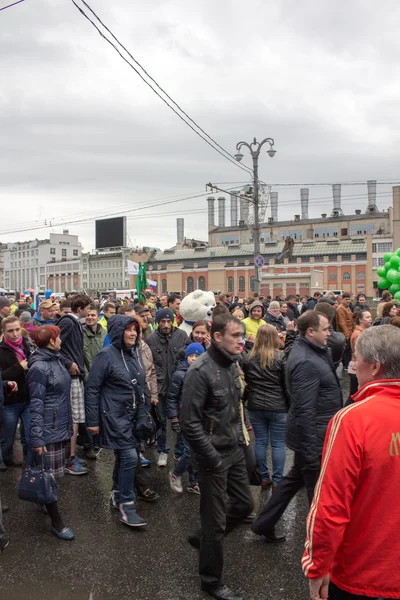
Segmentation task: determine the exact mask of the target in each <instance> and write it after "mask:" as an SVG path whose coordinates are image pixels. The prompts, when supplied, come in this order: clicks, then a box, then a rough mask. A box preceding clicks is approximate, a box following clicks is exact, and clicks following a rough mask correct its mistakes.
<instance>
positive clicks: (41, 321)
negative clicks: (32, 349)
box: [32, 313, 56, 327]
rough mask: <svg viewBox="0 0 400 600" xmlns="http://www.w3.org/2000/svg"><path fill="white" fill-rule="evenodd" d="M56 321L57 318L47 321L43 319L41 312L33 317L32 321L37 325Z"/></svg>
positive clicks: (41, 325) (51, 323) (50, 323)
mask: <svg viewBox="0 0 400 600" xmlns="http://www.w3.org/2000/svg"><path fill="white" fill-rule="evenodd" d="M55 322H56V319H50V321H46V320H45V319H42V317H41V316H40V313H36V315H35V316H34V317H33V322H32V323H33V325H34V326H35V327H43V326H44V325H54V324H55Z"/></svg>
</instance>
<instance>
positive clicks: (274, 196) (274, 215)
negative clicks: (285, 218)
mask: <svg viewBox="0 0 400 600" xmlns="http://www.w3.org/2000/svg"><path fill="white" fill-rule="evenodd" d="M269 197H270V199H271V219H272V222H273V223H276V222H277V220H278V192H271V193H270V195H269Z"/></svg>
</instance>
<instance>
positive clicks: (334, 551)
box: [302, 325, 400, 600]
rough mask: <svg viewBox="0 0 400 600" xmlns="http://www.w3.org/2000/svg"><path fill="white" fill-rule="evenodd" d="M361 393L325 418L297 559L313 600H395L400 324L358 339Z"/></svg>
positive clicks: (399, 578)
mask: <svg viewBox="0 0 400 600" xmlns="http://www.w3.org/2000/svg"><path fill="white" fill-rule="evenodd" d="M355 357H356V370H357V378H358V383H359V391H358V392H357V393H356V394H355V395H354V396H353V400H354V404H352V405H351V406H348V407H346V408H344V409H342V410H341V411H339V412H338V413H337V414H336V415H335V416H334V417H333V419H332V420H331V422H330V424H329V427H328V430H327V434H326V438H325V447H324V455H323V459H322V468H321V475H320V478H319V481H318V483H317V486H316V488H315V494H314V500H313V503H312V505H311V509H310V512H309V515H308V518H307V539H306V545H305V551H304V555H303V559H302V566H303V571H304V573H305V575H306V577H308V578H309V580H310V582H309V583H310V597H311V598H312V600H321V599H325V598H328V588H329V600H367V599H372V598H374V599H376V600H377V599H378V598H379V599H385V600H386V599H387V600H389V599H391V598H396V599H399V598H400V569H399V567H398V561H399V556H400V502H399V499H398V498H399V489H400V330H399V329H398V328H397V327H393V326H392V325H382V326H381V327H371V329H369V330H366V331H365V332H363V333H362V334H361V335H360V337H359V338H358V340H357V344H356V351H355Z"/></svg>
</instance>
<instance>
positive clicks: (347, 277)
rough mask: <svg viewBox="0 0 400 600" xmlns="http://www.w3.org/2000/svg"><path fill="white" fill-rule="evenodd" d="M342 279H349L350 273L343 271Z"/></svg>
mask: <svg viewBox="0 0 400 600" xmlns="http://www.w3.org/2000/svg"><path fill="white" fill-rule="evenodd" d="M343 279H344V280H346V281H347V280H349V279H350V273H349V272H348V271H345V272H344V273H343Z"/></svg>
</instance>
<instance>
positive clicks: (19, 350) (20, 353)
mask: <svg viewBox="0 0 400 600" xmlns="http://www.w3.org/2000/svg"><path fill="white" fill-rule="evenodd" d="M4 343H5V344H7V346H8V347H9V348H11V350H13V352H14V353H15V356H16V357H17V359H18V362H19V363H20V362H22V361H23V360H26V356H25V351H24V338H23V337H21V338H19V340H18V341H17V342H10V340H6V338H4Z"/></svg>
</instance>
